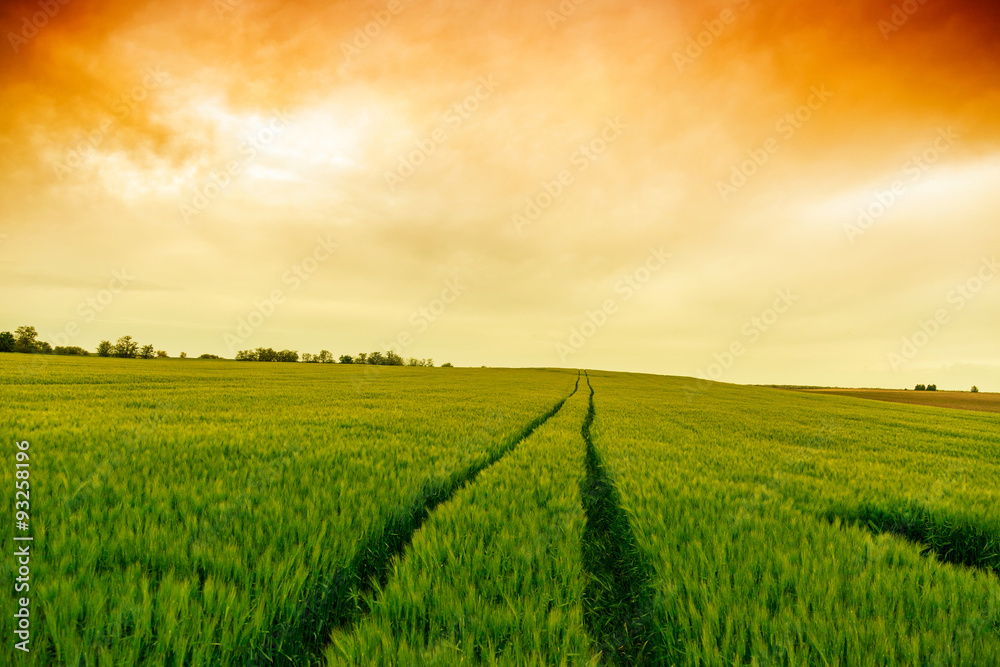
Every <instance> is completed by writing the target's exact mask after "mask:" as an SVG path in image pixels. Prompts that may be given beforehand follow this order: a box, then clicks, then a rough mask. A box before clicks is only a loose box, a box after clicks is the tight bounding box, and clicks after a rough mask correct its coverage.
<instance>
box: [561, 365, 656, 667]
mask: <svg viewBox="0 0 1000 667" xmlns="http://www.w3.org/2000/svg"><path fill="white" fill-rule="evenodd" d="M587 386H588V387H589V388H590V409H589V410H588V411H587V416H586V418H585V419H584V422H583V426H582V427H581V429H580V431H581V434H582V435H583V440H584V442H585V443H586V445H587V457H586V458H587V477H586V479H585V480H583V482H581V484H580V496H581V500H582V502H583V509H584V512H585V513H586V515H587V523H586V526H585V527H584V533H583V544H582V549H583V566H584V569H585V570H586V572H587V575H588V577H589V579H590V581H589V583H588V584H587V587H586V589H585V590H584V594H583V618H584V623H585V624H586V626H587V631H588V632H589V633H590V636H591V638H592V639H593V641H594V642H595V643H596V645H597V649H598V650H600V651H601V654H602V662H603V663H604V664H610V665H648V664H654V662H655V661H656V659H657V656H662V655H665V652H664V651H662V650H660V648H659V646H658V642H659V641H660V640H659V638H658V633H657V632H656V629H655V626H654V625H653V615H652V609H653V605H652V599H653V596H652V589H651V587H650V576H649V571H650V570H649V566H648V564H647V563H646V561H645V558H644V557H643V556H642V553H641V552H640V551H639V548H638V546H637V545H636V541H635V536H634V534H633V533H632V529H631V526H630V525H629V522H628V517H627V515H626V514H625V512H624V510H622V507H621V498H620V496H619V494H618V490H617V489H616V488H615V486H614V483H613V482H612V481H611V479H609V478H608V475H607V472H606V471H605V470H604V468H603V467H602V465H601V459H600V456H599V455H598V453H597V449H596V448H595V447H594V442H593V440H592V439H591V434H590V428H591V425H592V424H593V422H594V416H595V411H594V387H593V385H591V384H590V376H589V375H588V376H587Z"/></svg>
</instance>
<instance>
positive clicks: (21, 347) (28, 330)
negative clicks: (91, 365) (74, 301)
mask: <svg viewBox="0 0 1000 667" xmlns="http://www.w3.org/2000/svg"><path fill="white" fill-rule="evenodd" d="M0 352H21V353H24V354H63V355H74V356H81V357H86V356H90V352H88V351H87V350H85V349H83V348H82V347H78V346H76V345H67V346H60V345H57V346H56V347H52V346H51V345H49V344H48V343H46V342H45V341H42V340H38V331H37V330H36V329H35V327H31V326H21V327H18V328H17V329H15V330H14V333H13V334H12V333H11V332H9V331H2V332H0ZM97 356H99V357H120V358H123V359H152V358H153V357H160V358H165V357H167V356H169V355H167V353H166V352H164V351H163V350H157V349H156V348H154V347H153V346H152V345H143V346H141V347H140V346H139V343H138V342H136V341H135V340H133V339H132V337H131V336H122V337H121V338H119V339H118V342H116V343H113V344H112V342H111V341H108V340H102V341H101V342H100V344H99V345H98V346H97ZM186 357H187V355H186V354H184V353H183V352H181V359H184V358H186ZM209 357H213V358H215V359H219V358H220V357H217V356H215V355H202V358H209Z"/></svg>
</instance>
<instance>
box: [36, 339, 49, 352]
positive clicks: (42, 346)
mask: <svg viewBox="0 0 1000 667" xmlns="http://www.w3.org/2000/svg"><path fill="white" fill-rule="evenodd" d="M35 351H36V352H40V353H41V354H52V346H51V345H49V344H48V343H46V342H45V341H44V340H43V341H41V342H38V343H36V344H35Z"/></svg>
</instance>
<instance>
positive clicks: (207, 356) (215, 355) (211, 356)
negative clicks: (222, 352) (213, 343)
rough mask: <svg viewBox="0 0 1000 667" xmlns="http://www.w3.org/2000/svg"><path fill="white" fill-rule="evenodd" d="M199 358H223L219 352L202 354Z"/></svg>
mask: <svg viewBox="0 0 1000 667" xmlns="http://www.w3.org/2000/svg"><path fill="white" fill-rule="evenodd" d="M198 358H199V359H221V358H222V357H220V356H219V355H217V354H202V355H200V356H199V357H198Z"/></svg>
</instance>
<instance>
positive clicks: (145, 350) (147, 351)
mask: <svg viewBox="0 0 1000 667" xmlns="http://www.w3.org/2000/svg"><path fill="white" fill-rule="evenodd" d="M155 354H156V348H154V347H153V346H152V345H143V346H142V349H141V350H139V356H140V357H142V358H143V359H152V358H153V355H155Z"/></svg>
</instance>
